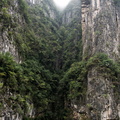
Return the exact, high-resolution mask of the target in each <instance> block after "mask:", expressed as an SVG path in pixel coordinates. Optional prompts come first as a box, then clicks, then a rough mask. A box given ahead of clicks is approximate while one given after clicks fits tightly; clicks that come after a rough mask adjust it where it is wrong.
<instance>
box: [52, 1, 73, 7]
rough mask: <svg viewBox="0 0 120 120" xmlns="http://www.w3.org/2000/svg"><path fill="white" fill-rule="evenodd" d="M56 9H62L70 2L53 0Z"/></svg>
mask: <svg viewBox="0 0 120 120" xmlns="http://www.w3.org/2000/svg"><path fill="white" fill-rule="evenodd" d="M53 1H54V2H55V4H56V5H57V7H59V8H61V9H64V8H65V7H66V6H67V5H68V3H69V2H70V1H71V0H53Z"/></svg>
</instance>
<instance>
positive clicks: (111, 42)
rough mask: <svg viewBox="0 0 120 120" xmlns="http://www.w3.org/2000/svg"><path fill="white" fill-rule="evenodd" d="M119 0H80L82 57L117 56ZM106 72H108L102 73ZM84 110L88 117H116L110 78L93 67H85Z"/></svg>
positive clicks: (119, 47)
mask: <svg viewBox="0 0 120 120" xmlns="http://www.w3.org/2000/svg"><path fill="white" fill-rule="evenodd" d="M119 4H120V2H119V1H118V2H117V1H115V0H91V1H90V0H86V1H84V0H83V1H82V29H83V58H84V59H86V60H87V59H88V58H90V57H91V56H93V55H94V54H96V53H105V54H107V55H108V56H109V58H110V59H112V60H113V61H116V62H117V61H118V60H119V58H120V8H119ZM106 74H108V73H107V72H106ZM87 79H88V88H87V89H88V90H87V106H88V108H89V110H88V113H89V115H90V117H91V119H92V120H113V119H114V120H117V119H118V116H119V118H120V115H119V100H118V101H117V100H116V99H115V96H114V90H113V87H112V86H113V84H112V80H113V79H112V78H109V76H107V77H104V76H103V75H102V72H100V71H99V70H98V69H96V67H93V68H91V69H90V70H89V72H88V75H87Z"/></svg>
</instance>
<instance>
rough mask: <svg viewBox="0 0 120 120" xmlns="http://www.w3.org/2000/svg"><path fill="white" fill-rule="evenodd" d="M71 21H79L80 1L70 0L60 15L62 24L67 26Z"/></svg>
mask: <svg viewBox="0 0 120 120" xmlns="http://www.w3.org/2000/svg"><path fill="white" fill-rule="evenodd" d="M73 20H75V21H80V20H81V1H80V0H72V1H71V2H70V3H69V4H68V6H67V7H66V8H65V10H64V12H63V15H62V23H63V24H66V25H68V24H69V23H71V22H72V21H73Z"/></svg>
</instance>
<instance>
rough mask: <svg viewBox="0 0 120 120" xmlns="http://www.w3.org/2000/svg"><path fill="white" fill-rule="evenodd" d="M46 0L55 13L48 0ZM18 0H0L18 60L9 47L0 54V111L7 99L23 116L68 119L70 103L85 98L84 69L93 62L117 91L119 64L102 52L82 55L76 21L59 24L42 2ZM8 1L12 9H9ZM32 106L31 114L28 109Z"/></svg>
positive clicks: (25, 119) (27, 119)
mask: <svg viewBox="0 0 120 120" xmlns="http://www.w3.org/2000/svg"><path fill="white" fill-rule="evenodd" d="M13 1H14V0H13ZM46 1H47V3H48V4H49V5H50V6H51V7H52V9H53V10H54V11H55V12H56V13H57V14H58V11H57V10H56V9H55V7H54V6H52V3H51V1H50V0H46ZM18 3H19V6H18V8H16V7H15V6H14V5H13V4H12V1H10V0H2V2H0V16H1V19H0V23H1V24H2V33H4V32H5V31H7V32H8V38H9V39H10V40H13V39H14V45H15V46H16V47H17V49H18V52H19V55H20V56H21V60H22V63H19V64H18V63H16V62H15V61H14V60H13V58H12V56H11V55H10V54H9V53H1V54H0V97H1V96H2V97H1V99H2V100H0V113H1V112H2V110H4V109H5V108H4V106H3V104H4V103H7V104H8V105H9V107H10V108H12V109H13V110H14V111H15V112H17V113H19V114H21V115H23V116H24V117H23V120H33V119H34V120H72V119H73V118H72V115H73V113H72V108H71V104H70V103H71V102H72V101H73V100H76V101H79V102H81V104H83V105H84V104H85V96H86V89H87V84H86V82H87V73H88V71H89V70H90V69H92V68H93V67H95V68H96V70H98V71H100V72H101V75H103V76H104V77H107V78H110V79H112V81H113V88H114V89H115V91H117V90H116V89H117V87H118V84H116V83H117V82H118V74H119V69H120V67H119V66H118V64H117V65H116V64H115V63H114V62H113V61H112V60H110V59H109V58H108V57H107V56H106V55H104V54H102V53H100V54H98V55H95V56H93V57H91V58H90V59H88V60H87V61H82V40H81V37H82V34H81V25H80V22H79V21H75V20H73V21H72V22H71V23H70V24H69V25H61V24H60V23H61V21H60V19H59V16H57V18H58V19H55V20H53V19H51V18H50V17H49V10H48V8H47V6H46V4H45V3H44V2H43V6H42V7H41V6H40V5H34V6H29V7H28V6H27V3H26V2H25V1H24V0H18ZM11 5H12V6H13V10H14V11H16V13H15V14H14V15H11V14H10V13H9V9H10V6H11ZM45 13H46V14H45ZM16 16H19V20H18V18H17V17H16ZM96 34H98V33H96ZM115 94H116V96H118V93H117V92H115ZM118 99H119V98H118ZM3 100H4V101H3ZM32 108H34V110H35V118H31V117H29V115H28V113H29V109H32ZM83 119H87V118H86V116H83Z"/></svg>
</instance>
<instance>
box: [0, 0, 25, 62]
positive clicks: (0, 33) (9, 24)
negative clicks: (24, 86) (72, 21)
mask: <svg viewBox="0 0 120 120" xmlns="http://www.w3.org/2000/svg"><path fill="white" fill-rule="evenodd" d="M9 4H10V6H8V8H4V6H3V7H2V8H1V12H0V15H1V22H0V52H3V53H5V52H10V53H11V54H12V55H13V56H14V59H15V61H16V62H18V63H20V62H21V58H20V56H19V54H18V49H17V47H16V46H15V45H14V42H15V41H14V38H13V35H12V31H16V30H17V29H16V23H17V24H20V25H21V24H23V23H24V21H23V19H22V16H21V15H20V14H19V12H18V1H17V0H14V1H11V2H10V3H9ZM5 17H6V18H5ZM7 17H9V18H7ZM16 19H17V21H16ZM5 21H6V23H5Z"/></svg>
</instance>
